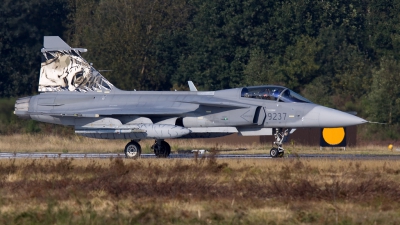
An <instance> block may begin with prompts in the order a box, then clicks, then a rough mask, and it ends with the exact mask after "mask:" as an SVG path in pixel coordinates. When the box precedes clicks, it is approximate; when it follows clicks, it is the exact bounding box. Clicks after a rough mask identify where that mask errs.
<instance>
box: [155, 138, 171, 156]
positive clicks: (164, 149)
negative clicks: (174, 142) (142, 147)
mask: <svg viewBox="0 0 400 225" xmlns="http://www.w3.org/2000/svg"><path fill="white" fill-rule="evenodd" d="M153 149H154V154H155V155H156V157H157V158H167V157H168V156H169V154H170V153H171V146H170V145H169V144H168V142H166V141H162V142H161V149H158V143H155V144H154V145H153Z"/></svg>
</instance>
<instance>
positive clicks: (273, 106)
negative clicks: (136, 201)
mask: <svg viewBox="0 0 400 225" xmlns="http://www.w3.org/2000/svg"><path fill="white" fill-rule="evenodd" d="M242 92H243V89H242V88H236V89H228V90H221V91H210V92H191V91H121V90H118V89H115V90H113V91H112V92H86V93H82V92H68V91H61V92H47V93H41V94H39V95H36V96H32V97H28V98H29V102H27V98H24V99H25V100H24V103H23V104H25V107H24V110H25V111H18V110H16V111H17V115H21V116H23V115H25V117H26V118H31V119H34V120H38V121H42V122H48V123H55V124H62V125H76V124H77V121H78V120H79V119H83V118H104V117H111V118H115V119H118V120H120V121H121V123H122V124H127V123H129V122H130V120H131V119H132V118H136V117H140V118H149V119H150V120H149V121H151V122H152V123H161V124H162V123H163V121H165V123H166V124H175V125H180V126H183V127H231V126H232V127H243V126H251V127H266V128H278V127H279V128H301V127H342V126H352V125H357V124H361V123H365V122H366V121H365V120H363V119H361V118H359V117H356V116H353V115H351V114H348V113H345V112H341V111H338V110H334V109H330V108H327V107H323V106H320V105H317V104H313V103H309V102H283V101H278V100H268V99H262V98H248V97H243V96H242V95H241V93H242ZM17 105H18V101H17V104H16V108H18V107H17ZM26 106H28V107H26Z"/></svg>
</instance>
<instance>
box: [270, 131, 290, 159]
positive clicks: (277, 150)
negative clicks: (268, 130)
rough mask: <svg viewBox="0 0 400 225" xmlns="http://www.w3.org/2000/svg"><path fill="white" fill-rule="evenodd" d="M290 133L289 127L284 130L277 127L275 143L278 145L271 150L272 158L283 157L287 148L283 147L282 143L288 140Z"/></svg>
mask: <svg viewBox="0 0 400 225" xmlns="http://www.w3.org/2000/svg"><path fill="white" fill-rule="evenodd" d="M288 135H289V130H288V129H286V130H285V131H282V130H281V129H276V132H275V134H274V136H275V141H274V144H275V145H276V146H277V147H272V148H271V151H270V152H269V154H270V155H271V157H272V158H277V157H280V158H281V157H283V155H284V153H285V149H283V147H282V143H283V142H285V141H286V139H287V137H288Z"/></svg>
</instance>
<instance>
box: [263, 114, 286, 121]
mask: <svg viewBox="0 0 400 225" xmlns="http://www.w3.org/2000/svg"><path fill="white" fill-rule="evenodd" d="M267 120H286V113H268V114H267Z"/></svg>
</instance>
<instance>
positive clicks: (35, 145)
mask: <svg viewBox="0 0 400 225" xmlns="http://www.w3.org/2000/svg"><path fill="white" fill-rule="evenodd" d="M127 142H128V140H99V139H91V138H85V137H81V136H77V135H73V136H68V137H61V136H55V135H43V134H36V135H28V134H16V135H9V136H0V151H1V152H55V153H66V152H70V153H89V152H90V153H92V152H97V153H122V152H123V149H124V147H125V145H126V143H127ZM168 142H169V143H170V145H171V148H172V151H173V152H177V151H178V150H192V149H208V150H209V149H216V150H229V152H226V153H230V154H269V149H270V148H271V144H270V143H268V144H257V143H253V144H242V145H233V144H232V145H230V144H224V143H219V144H215V143H213V142H209V141H204V140H196V139H189V140H186V139H172V140H168ZM153 143H154V140H143V141H141V142H140V144H141V146H142V152H143V153H151V152H152V150H151V149H150V147H151V145H152V144H153ZM284 147H285V149H286V150H287V151H286V153H287V154H306V153H309V154H400V146H394V148H393V151H389V150H388V148H387V146H379V145H370V146H363V147H347V148H346V150H345V151H343V149H341V148H334V149H331V148H324V149H323V150H320V148H319V147H317V146H297V145H291V144H286V145H285V146H284ZM235 149H246V150H245V151H239V150H237V151H232V150H235Z"/></svg>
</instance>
